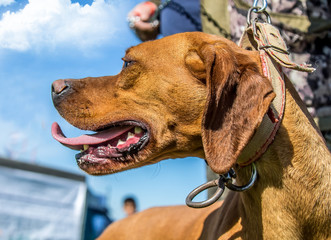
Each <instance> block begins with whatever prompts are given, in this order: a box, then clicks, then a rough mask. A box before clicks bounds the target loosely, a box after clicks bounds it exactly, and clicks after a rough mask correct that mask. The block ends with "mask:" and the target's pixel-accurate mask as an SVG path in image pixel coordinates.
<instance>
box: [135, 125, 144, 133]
mask: <svg viewBox="0 0 331 240" xmlns="http://www.w3.org/2000/svg"><path fill="white" fill-rule="evenodd" d="M142 131H143V130H142V129H141V127H135V128H134V133H135V134H139V133H141V132H142Z"/></svg>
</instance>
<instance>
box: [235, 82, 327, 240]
mask: <svg viewBox="0 0 331 240" xmlns="http://www.w3.org/2000/svg"><path fill="white" fill-rule="evenodd" d="M286 85H287V92H286V94H287V100H286V107H285V114H284V119H283V122H282V125H281V127H280V129H279V130H278V133H277V135H276V137H275V140H274V142H273V143H272V144H271V145H270V146H269V149H268V150H267V152H266V153H265V154H264V155H263V156H262V157H261V158H260V159H259V160H258V161H257V162H256V166H257V170H258V173H259V178H258V182H257V184H256V186H254V187H253V188H252V189H251V190H249V191H247V192H245V193H240V194H238V196H237V197H238V198H239V200H238V201H239V202H238V203H239V205H240V207H237V209H240V210H239V211H244V214H241V216H244V217H243V218H242V219H241V222H242V226H243V228H245V231H243V232H245V234H248V235H247V238H248V239H253V238H249V237H251V236H255V237H254V239H262V236H264V238H265V239H323V237H325V235H323V231H324V232H325V233H327V231H328V230H327V229H328V226H327V225H328V223H330V222H329V221H330V220H329V217H330V216H328V207H329V206H330V196H329V190H330V176H328V175H327V174H324V173H327V172H330V170H327V169H328V168H330V162H331V157H330V153H329V151H328V149H327V147H326V145H325V143H324V140H323V138H322V137H321V134H320V132H319V130H318V129H317V127H316V125H315V123H314V121H313V119H312V118H311V117H310V115H309V113H308V111H307V109H306V108H305V107H304V104H303V103H302V101H301V100H300V97H299V96H298V94H297V93H296V92H295V90H294V88H293V86H292V84H291V83H290V82H289V81H288V80H287V82H286ZM312 146H314V149H312ZM237 174H238V177H237V178H238V182H239V185H240V184H244V183H246V182H247V181H248V179H249V178H250V174H251V170H250V167H246V168H239V169H237ZM327 195H328V196H327ZM230 201H231V199H230ZM316 206H318V208H316V209H315V207H316ZM312 226H314V228H315V229H310V227H312ZM259 227H260V228H261V229H258V228H259ZM318 235H320V236H321V237H320V238H318ZM256 236H261V238H257V237H256ZM316 236H317V238H315V237H316Z"/></svg>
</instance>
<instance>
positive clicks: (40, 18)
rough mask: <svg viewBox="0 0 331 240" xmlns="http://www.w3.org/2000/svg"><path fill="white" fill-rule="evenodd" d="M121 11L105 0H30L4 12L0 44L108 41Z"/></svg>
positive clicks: (66, 44)
mask: <svg viewBox="0 0 331 240" xmlns="http://www.w3.org/2000/svg"><path fill="white" fill-rule="evenodd" d="M0 1H5V0H0ZM121 12H122V11H120V9H119V7H116V6H114V4H110V3H108V2H105V1H104V0H95V1H94V2H93V3H92V4H91V5H85V6H81V5H79V4H78V3H71V1H70V0H29V3H28V4H27V5H26V6H25V7H24V8H23V9H21V10H19V11H17V12H9V11H8V12H6V13H4V14H3V16H2V19H1V20H0V48H7V49H14V50H18V51H26V50H29V49H55V48H57V47H74V48H79V49H85V48H89V47H92V46H98V45H101V44H105V43H109V41H111V40H112V38H113V37H114V36H115V33H116V31H117V30H118V29H119V19H123V16H122V15H123V14H125V13H124V12H123V13H121Z"/></svg>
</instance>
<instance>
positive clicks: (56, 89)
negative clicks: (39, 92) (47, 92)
mask: <svg viewBox="0 0 331 240" xmlns="http://www.w3.org/2000/svg"><path fill="white" fill-rule="evenodd" d="M69 89H70V82H69V81H68V80H65V79H60V80H56V81H55V82H53V84H52V94H53V96H56V95H60V94H63V93H65V92H66V91H68V90H69Z"/></svg>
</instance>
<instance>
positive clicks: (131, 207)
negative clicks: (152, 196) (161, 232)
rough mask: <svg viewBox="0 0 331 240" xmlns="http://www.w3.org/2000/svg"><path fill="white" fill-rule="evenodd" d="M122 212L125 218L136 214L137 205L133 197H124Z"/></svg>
mask: <svg viewBox="0 0 331 240" xmlns="http://www.w3.org/2000/svg"><path fill="white" fill-rule="evenodd" d="M123 210H124V212H125V214H126V217H128V216H130V215H132V214H134V213H136V212H137V204H136V200H135V198H134V197H126V198H125V199H124V201H123Z"/></svg>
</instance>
